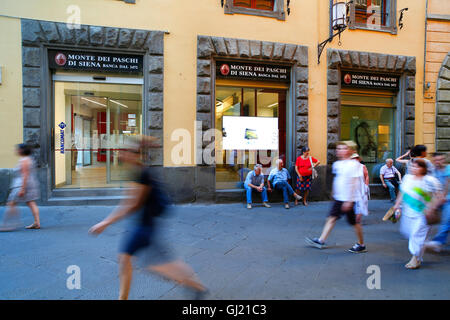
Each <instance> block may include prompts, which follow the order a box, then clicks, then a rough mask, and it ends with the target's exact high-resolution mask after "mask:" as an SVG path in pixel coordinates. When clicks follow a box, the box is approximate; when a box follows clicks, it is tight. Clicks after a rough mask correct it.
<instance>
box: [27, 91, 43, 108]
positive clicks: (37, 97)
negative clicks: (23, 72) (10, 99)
mask: <svg viewBox="0 0 450 320" xmlns="http://www.w3.org/2000/svg"><path fill="white" fill-rule="evenodd" d="M40 105H41V89H40V88H23V106H24V107H40Z"/></svg>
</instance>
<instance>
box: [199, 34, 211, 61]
mask: <svg viewBox="0 0 450 320" xmlns="http://www.w3.org/2000/svg"><path fill="white" fill-rule="evenodd" d="M197 48H198V49H197V57H198V58H209V57H211V55H212V54H213V53H214V47H213V45H212V42H211V39H210V37H207V36H198V40H197Z"/></svg>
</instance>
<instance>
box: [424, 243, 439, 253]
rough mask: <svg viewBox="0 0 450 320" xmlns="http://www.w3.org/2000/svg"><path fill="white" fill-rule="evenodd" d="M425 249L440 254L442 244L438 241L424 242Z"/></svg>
mask: <svg viewBox="0 0 450 320" xmlns="http://www.w3.org/2000/svg"><path fill="white" fill-rule="evenodd" d="M425 249H429V250H432V251H434V252H441V250H442V244H441V243H440V242H438V241H427V242H425Z"/></svg>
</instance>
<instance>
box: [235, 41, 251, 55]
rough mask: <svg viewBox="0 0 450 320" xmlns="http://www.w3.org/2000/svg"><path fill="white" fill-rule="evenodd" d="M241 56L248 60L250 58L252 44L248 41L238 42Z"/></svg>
mask: <svg viewBox="0 0 450 320" xmlns="http://www.w3.org/2000/svg"><path fill="white" fill-rule="evenodd" d="M237 44H238V48H239V56H241V57H243V58H248V57H249V56H250V43H249V41H248V40H238V41H237Z"/></svg>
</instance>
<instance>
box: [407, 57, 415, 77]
mask: <svg viewBox="0 0 450 320" xmlns="http://www.w3.org/2000/svg"><path fill="white" fill-rule="evenodd" d="M405 70H406V71H409V72H411V73H416V57H408V58H407V59H406V65H405Z"/></svg>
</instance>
